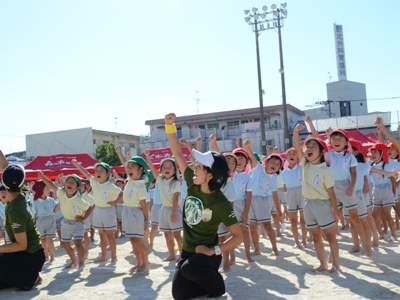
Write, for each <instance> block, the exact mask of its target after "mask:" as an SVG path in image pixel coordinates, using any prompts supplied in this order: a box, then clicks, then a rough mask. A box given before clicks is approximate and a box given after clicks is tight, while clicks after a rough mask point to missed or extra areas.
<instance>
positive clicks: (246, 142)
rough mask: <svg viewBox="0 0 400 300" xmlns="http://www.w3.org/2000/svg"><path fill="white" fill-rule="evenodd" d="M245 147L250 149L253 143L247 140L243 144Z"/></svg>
mask: <svg viewBox="0 0 400 300" xmlns="http://www.w3.org/2000/svg"><path fill="white" fill-rule="evenodd" d="M243 146H244V147H246V148H248V147H250V146H251V142H250V141H249V140H245V141H244V143H243Z"/></svg>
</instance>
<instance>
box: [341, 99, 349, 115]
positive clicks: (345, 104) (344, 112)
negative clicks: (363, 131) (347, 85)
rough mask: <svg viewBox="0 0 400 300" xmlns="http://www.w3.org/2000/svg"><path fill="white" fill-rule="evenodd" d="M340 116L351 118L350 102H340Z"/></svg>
mask: <svg viewBox="0 0 400 300" xmlns="http://www.w3.org/2000/svg"><path fill="white" fill-rule="evenodd" d="M340 116H341V117H346V116H351V109H350V101H341V102H340Z"/></svg>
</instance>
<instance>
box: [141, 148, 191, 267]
mask: <svg viewBox="0 0 400 300" xmlns="http://www.w3.org/2000/svg"><path fill="white" fill-rule="evenodd" d="M144 155H145V156H146V161H147V164H148V166H149V168H150V170H151V172H152V173H153V176H154V178H155V179H156V182H157V184H158V189H159V193H160V196H161V203H162V206H161V209H160V215H159V224H160V225H159V226H160V230H161V231H163V232H164V237H165V242H166V244H167V249H168V257H166V258H164V259H163V261H174V260H176V257H175V251H174V239H175V240H176V243H177V245H178V247H179V252H180V253H181V252H182V235H181V231H182V229H183V227H182V211H181V207H180V205H179V193H180V190H181V185H180V182H179V171H178V167H177V165H176V162H175V160H174V159H173V158H164V159H163V160H161V162H160V171H161V174H158V172H157V170H156V169H155V167H154V165H153V163H152V161H151V158H150V152H149V150H147V149H146V150H145V151H144Z"/></svg>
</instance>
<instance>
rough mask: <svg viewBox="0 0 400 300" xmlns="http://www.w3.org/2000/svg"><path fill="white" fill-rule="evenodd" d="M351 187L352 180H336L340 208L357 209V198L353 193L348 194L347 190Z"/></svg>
mask: <svg viewBox="0 0 400 300" xmlns="http://www.w3.org/2000/svg"><path fill="white" fill-rule="evenodd" d="M349 187H350V180H337V181H335V187H334V190H335V195H336V200H337V207H338V208H339V209H342V208H346V209H347V210H352V209H357V200H356V197H355V195H354V193H353V195H351V196H347V195H346V190H347V189H348V188H349Z"/></svg>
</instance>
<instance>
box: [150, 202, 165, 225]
mask: <svg viewBox="0 0 400 300" xmlns="http://www.w3.org/2000/svg"><path fill="white" fill-rule="evenodd" d="M161 206H162V205H161V204H153V206H152V207H151V225H157V226H158V225H159V224H160V209H161Z"/></svg>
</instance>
